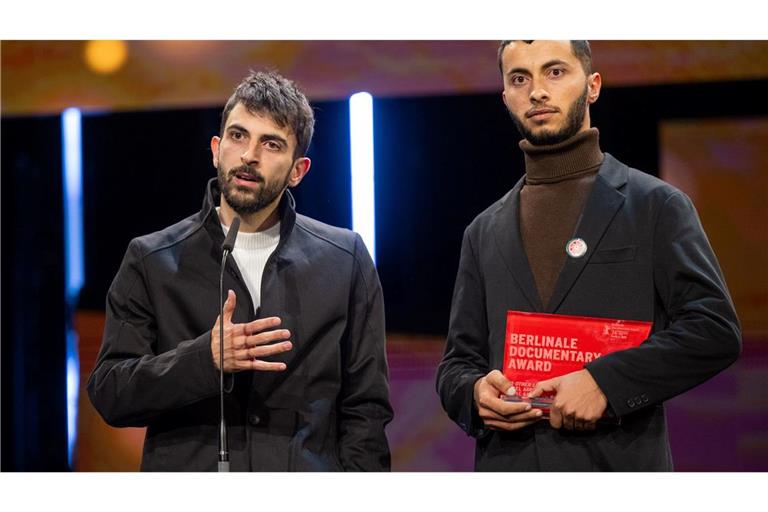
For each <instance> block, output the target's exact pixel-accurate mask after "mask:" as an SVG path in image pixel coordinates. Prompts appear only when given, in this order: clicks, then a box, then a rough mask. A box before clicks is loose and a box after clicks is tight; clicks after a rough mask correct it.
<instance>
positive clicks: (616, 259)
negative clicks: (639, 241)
mask: <svg viewBox="0 0 768 512" xmlns="http://www.w3.org/2000/svg"><path fill="white" fill-rule="evenodd" d="M635 254H637V246H636V245H629V246H627V247H617V248H616V249H603V250H600V251H596V252H595V254H593V255H592V257H591V258H590V259H589V263H590V264H603V263H622V262H626V261H632V260H634V259H635Z"/></svg>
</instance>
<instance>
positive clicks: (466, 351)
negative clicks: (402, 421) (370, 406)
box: [437, 154, 741, 471]
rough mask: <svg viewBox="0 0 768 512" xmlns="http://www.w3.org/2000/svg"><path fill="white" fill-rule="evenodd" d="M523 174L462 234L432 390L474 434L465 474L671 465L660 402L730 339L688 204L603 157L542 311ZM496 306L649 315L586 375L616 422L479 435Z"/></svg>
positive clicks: (725, 356)
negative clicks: (571, 254) (641, 335)
mask: <svg viewBox="0 0 768 512" xmlns="http://www.w3.org/2000/svg"><path fill="white" fill-rule="evenodd" d="M523 183H524V180H523V179H521V180H520V182H518V183H517V185H515V187H514V188H513V189H512V190H511V191H510V192H509V193H507V194H506V195H505V196H504V197H503V198H502V199H501V200H499V201H498V202H496V203H495V204H493V205H492V206H491V207H490V208H488V209H487V210H486V211H484V212H483V213H481V214H480V215H479V216H478V217H477V218H476V219H475V220H474V221H473V222H472V223H471V224H470V225H469V227H468V228H467V229H466V231H465V233H464V240H463V243H462V249H461V259H460V263H459V269H458V274H457V277H456V286H455V289H454V295H453V305H452V308H451V318H450V327H449V332H448V339H447V343H446V348H445V354H444V356H443V360H442V362H441V363H440V367H439V369H438V375H437V389H438V393H439V394H440V398H441V401H442V404H443V407H444V408H445V410H446V411H447V413H448V415H449V416H450V417H451V418H452V419H453V420H454V421H455V422H456V423H458V424H459V426H460V427H461V428H462V429H464V430H465V431H466V432H467V433H468V434H470V435H472V436H475V437H477V438H478V441H477V451H476V469H478V470H500V471H517V470H546V471H568V470H576V471H586V470H628V471H648V470H671V469H672V460H671V454H670V450H669V446H668V440H667V428H666V421H665V417H664V408H663V402H664V401H665V400H668V399H670V398H672V397H674V396H676V395H678V394H680V393H682V392H684V391H686V390H688V389H690V388H692V387H693V386H696V385H697V384H700V383H701V382H703V381H705V380H707V379H708V378H710V377H712V376H713V375H715V374H716V373H718V372H720V371H721V370H723V369H724V368H726V367H727V366H729V365H730V364H731V363H733V361H734V360H735V359H736V358H737V357H738V354H739V353H740V350H741V333H740V328H739V323H738V319H737V317H736V312H735V311H734V307H733V303H732V301H731V298H730V295H729V293H728V289H727V287H726V285H725V282H724V280H723V276H722V273H721V271H720V268H719V266H718V263H717V259H716V258H715V255H714V253H713V252H712V248H711V247H710V245H709V242H708V240H707V237H706V235H705V233H704V230H703V228H702V226H701V223H700V222H699V218H698V215H697V214H696V211H695V209H694V207H693V205H692V203H691V201H690V199H689V198H688V197H687V196H686V195H685V194H683V193H682V192H681V191H679V190H677V189H676V188H674V187H672V186H671V185H669V184H667V183H665V182H663V181H661V180H659V179H657V178H654V177H652V176H650V175H648V174H645V173H643V172H640V171H638V170H636V169H631V168H629V167H627V166H626V165H624V164H622V163H621V162H619V161H618V160H616V159H615V158H613V157H612V156H611V155H609V154H606V155H605V160H604V162H603V165H602V166H601V167H600V170H599V172H598V175H597V177H596V179H595V183H594V186H593V189H592V191H591V193H590V196H589V198H588V200H587V203H586V205H585V208H584V212H583V215H582V217H581V219H580V221H579V222H578V225H577V226H576V230H575V233H574V237H579V238H582V239H583V240H584V241H585V242H586V243H587V246H588V249H587V253H586V254H585V256H584V257H582V258H578V259H574V258H568V259H567V261H566V263H565V265H564V267H563V269H562V271H561V274H560V276H559V278H558V281H557V284H556V287H555V290H554V293H553V294H552V298H551V300H550V302H549V304H545V305H544V304H540V299H539V295H538V293H537V291H536V286H535V283H534V279H533V275H532V273H531V270H530V266H529V263H528V259H527V256H526V254H525V251H524V249H523V244H522V240H521V238H520V229H519V217H518V210H519V197H520V196H519V193H520V189H521V188H522V186H523ZM507 310H519V311H539V312H547V313H557V314H566V315H586V316H596V317H608V318H619V319H626V320H645V321H653V329H652V332H651V336H650V337H649V338H648V339H647V340H646V341H645V342H644V343H643V344H642V345H641V346H639V347H637V348H634V349H630V350H626V351H621V352H616V353H613V354H609V355H605V356H603V357H601V358H599V359H598V360H596V361H594V362H592V363H589V364H587V365H586V366H585V367H586V368H587V370H588V371H589V372H590V373H591V374H592V376H593V377H594V378H595V380H596V382H597V383H598V385H599V386H600V388H601V390H602V391H603V392H604V393H605V395H606V397H607V399H608V402H609V406H610V408H611V409H612V411H613V412H614V413H615V414H617V415H619V416H621V417H622V423H621V425H620V426H613V427H599V428H598V429H597V430H596V431H592V432H573V431H566V430H555V429H552V428H551V427H550V426H549V423H548V422H546V421H542V422H539V423H537V424H536V425H534V426H532V427H528V428H524V429H522V430H519V431H516V432H511V433H507V432H499V431H487V430H485V429H483V428H482V427H483V425H482V421H481V420H480V418H479V417H478V416H477V412H476V411H477V409H476V407H475V404H474V399H473V387H474V383H475V381H476V380H477V379H478V378H480V377H481V376H483V375H485V374H487V373H488V372H489V371H490V370H492V369H501V368H502V364H503V349H504V336H505V327H506V312H507Z"/></svg>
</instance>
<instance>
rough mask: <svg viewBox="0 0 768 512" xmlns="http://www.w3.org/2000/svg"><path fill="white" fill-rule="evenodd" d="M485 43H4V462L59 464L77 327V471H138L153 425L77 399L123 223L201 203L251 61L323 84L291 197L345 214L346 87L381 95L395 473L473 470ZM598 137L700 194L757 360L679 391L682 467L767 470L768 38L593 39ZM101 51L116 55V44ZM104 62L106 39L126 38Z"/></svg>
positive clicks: (676, 421)
mask: <svg viewBox="0 0 768 512" xmlns="http://www.w3.org/2000/svg"><path fill="white" fill-rule="evenodd" d="M496 47H497V42H495V41H354V42H352V41H323V42H308V41H279V42H244V41H239V42H223V41H221V42H220V41H209V42H205V41H129V42H125V43H123V46H120V45H118V46H117V48H118V49H119V48H122V50H120V51H123V52H124V54H123V55H124V59H123V61H122V65H121V66H119V67H118V68H117V69H115V70H114V71H112V72H110V73H97V72H94V71H93V70H92V68H90V67H89V66H88V64H87V62H86V59H85V55H86V50H87V49H88V43H87V42H84V41H66V42H51V41H18V42H15V41H4V42H2V47H1V48H0V50H1V53H2V141H1V144H2V245H3V251H2V318H3V322H2V469H3V470H17V471H25V470H54V471H58V470H66V469H67V467H68V466H67V457H66V385H65V346H66V341H65V338H64V325H65V324H66V322H67V321H68V320H67V319H68V318H69V317H70V313H72V317H73V318H74V325H75V327H76V329H77V332H78V336H79V352H80V369H81V372H80V374H81V394H80V401H79V404H80V407H79V437H78V443H77V450H76V452H75V459H74V462H73V464H74V468H75V469H77V470H82V471H116V470H120V471H132V470H135V469H137V468H138V462H139V457H140V449H141V442H142V438H143V431H142V430H141V429H112V428H110V427H108V426H106V425H105V424H104V423H103V421H102V420H101V419H100V418H99V417H98V415H97V414H96V413H95V411H94V410H93V408H92V406H91V405H90V403H89V402H88V399H87V397H86V396H85V394H84V392H83V391H84V384H85V380H86V379H87V375H88V373H89V372H90V370H91V369H92V368H93V363H94V361H95V357H96V353H97V351H98V348H99V345H100V342H101V330H102V327H103V308H104V297H105V293H106V290H107V288H108V286H109V284H110V282H111V279H112V277H113V276H114V274H115V272H116V270H117V268H118V266H119V263H120V261H121V259H122V256H123V253H124V250H125V248H126V246H127V244H128V242H129V241H130V239H131V238H133V237H135V236H138V235H141V234H145V233H148V232H151V231H155V230H157V229H161V228H163V227H165V226H167V225H169V224H171V223H172V222H175V221H176V220H178V219H180V218H182V217H185V216H187V215H189V214H191V213H193V212H195V211H197V209H198V208H199V205H200V202H201V200H202V193H203V187H204V184H205V182H206V180H207V179H208V178H209V177H212V176H213V175H214V169H213V167H212V165H211V162H210V150H209V140H210V137H211V136H212V135H214V134H215V133H216V132H217V130H218V125H219V115H220V110H221V105H222V104H223V102H224V101H225V100H226V98H227V97H228V95H229V94H230V93H231V90H232V88H233V87H234V85H235V84H236V83H237V82H238V81H239V80H240V79H241V78H242V76H243V75H244V74H245V73H246V72H247V70H248V69H249V68H257V69H258V68H263V67H272V68H275V69H278V70H279V71H281V72H282V73H284V74H285V75H287V76H289V77H290V78H292V79H295V80H297V81H298V82H299V84H300V86H302V88H303V89H304V90H305V91H306V92H307V94H308V96H309V97H310V100H311V101H312V103H313V105H314V107H315V111H316V116H317V125H316V137H315V140H314V141H313V144H312V147H311V148H310V156H311V157H312V159H313V166H312V171H311V172H310V173H309V175H308V176H307V178H306V179H305V181H304V182H303V183H302V184H301V185H300V186H299V187H298V189H296V191H295V192H296V197H297V203H298V209H299V211H300V212H302V213H305V214H307V215H310V216H313V217H315V218H318V219H319V220H322V221H324V222H328V223H331V224H335V225H339V226H345V227H349V226H350V224H351V216H350V199H349V196H350V186H349V172H350V168H349V156H348V155H349V128H348V114H349V112H348V106H347V101H346V97H347V96H348V95H349V94H351V93H353V92H357V91H359V90H368V91H369V92H371V93H372V94H373V95H374V97H375V101H374V116H375V147H376V154H375V162H376V218H377V266H378V270H379V274H380V277H381V281H382V286H383V289H384V294H385V302H386V309H387V327H388V357H389V363H390V373H391V389H392V402H393V406H394V409H395V419H394V421H393V422H392V424H391V425H390V426H389V427H388V430H387V433H388V436H389V439H390V443H391V447H392V452H393V469H394V470H398V471H446V470H447V471H465V470H471V467H472V458H473V443H472V440H471V439H469V438H467V437H466V436H465V435H464V434H463V433H462V432H461V431H460V430H459V428H458V427H457V426H455V425H454V424H452V423H451V422H450V421H449V420H448V419H447V418H446V417H445V415H444V413H443V412H442V409H441V408H440V405H439V401H438V398H437V395H436V393H435V391H434V374H435V368H436V365H437V362H438V361H439V359H440V356H441V352H442V348H443V342H444V335H445V331H446V328H447V322H448V312H449V309H450V298H451V293H452V289H453V280H454V278H455V272H456V267H457V264H458V255H459V248H460V244H461V236H462V233H463V230H464V228H465V227H466V225H467V224H468V223H469V222H470V221H471V220H472V219H473V218H474V216H475V215H477V214H478V213H479V212H481V211H482V210H483V209H485V208H486V207H487V206H488V205H489V204H490V203H492V202H493V201H495V200H496V199H498V198H499V197H500V196H502V195H503V194H504V193H505V192H506V191H507V190H508V189H509V188H510V187H511V186H512V185H514V183H515V182H516V181H517V180H518V179H519V178H520V177H521V176H522V173H523V158H522V154H521V152H520V150H519V149H518V147H517V141H518V140H519V136H518V134H517V133H516V132H515V130H514V128H513V126H512V124H511V122H510V120H509V118H508V115H507V113H506V111H505V110H504V107H503V105H502V103H501V101H500V89H501V86H500V78H499V75H498V69H497V67H496ZM592 48H593V54H594V67H595V69H596V70H597V71H600V72H601V73H602V75H603V82H604V89H603V94H602V96H601V98H600V100H599V101H598V103H597V104H596V105H594V106H593V108H592V115H593V125H594V126H597V127H598V128H599V129H600V133H601V145H602V148H603V150H604V151H607V152H610V153H612V154H613V155H615V156H616V157H618V158H619V159H621V160H623V161H624V162H626V163H628V164H630V165H632V166H634V167H638V168H640V169H642V170H644V171H646V172H648V173H651V174H654V175H658V176H660V177H662V178H663V179H665V180H667V181H669V182H670V183H673V184H674V185H675V186H678V187H679V188H681V189H682V190H683V191H685V192H686V193H687V194H689V195H690V196H691V198H692V199H693V201H694V203H695V204H696V206H697V208H698V210H699V213H700V215H701V218H702V222H703V224H704V226H705V229H706V230H707V233H708V235H709V237H710V241H711V243H712V245H713V247H714V248H715V251H716V253H717V255H718V257H719V260H720V263H721V266H722V268H723V272H724V273H725V276H726V279H727V282H728V284H729V287H730V289H731V293H732V295H733V297H734V301H735V303H736V306H737V310H738V313H739V316H740V319H741V321H742V324H743V328H744V353H743V355H742V357H741V359H740V360H739V361H738V362H737V363H736V364H735V365H734V366H733V367H731V368H729V369H728V370H726V371H725V372H723V373H722V374H721V375H719V376H717V377H716V378H715V379H713V380H711V381H709V382H708V383H706V384H704V385H703V386H700V387H698V388H696V389H694V390H692V391H689V392H688V393H685V394H683V395H681V396H680V397H678V398H676V399H674V400H672V401H670V402H669V403H668V408H667V411H668V420H669V426H670V437H671V446H672V451H673V454H674V456H675V463H676V467H677V469H679V470H726V471H727V470H765V469H768V462H766V461H768V435H767V434H768V427H766V425H768V397H767V394H766V391H765V386H763V385H762V383H763V382H765V380H766V378H768V314H766V313H768V272H767V271H766V268H768V235H766V230H765V226H766V224H767V221H768V207H767V206H766V200H767V199H768V151H767V150H766V144H765V141H766V140H768V106H767V105H766V102H765V101H764V91H765V90H767V89H766V87H767V86H768V43H765V42H750V41H738V42H721V41H706V42H691V41H669V42H667V41H642V42H626V41H595V42H593V44H592ZM107 57H109V55H107ZM113 57H114V55H113ZM72 106H75V107H80V108H81V109H83V112H84V117H83V187H84V190H83V192H84V203H83V211H84V222H85V225H84V228H85V270H86V275H85V286H84V288H83V290H82V292H81V294H80V300H79V303H78V307H77V309H76V311H72V312H69V311H67V310H66V307H65V304H64V282H63V277H62V275H63V257H64V256H63V243H64V242H63V235H62V229H63V216H62V209H63V205H62V198H61V196H62V186H61V174H62V172H61V134H60V117H59V114H60V113H61V111H62V110H63V109H64V108H67V107H72Z"/></svg>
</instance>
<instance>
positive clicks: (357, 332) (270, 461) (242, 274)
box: [88, 73, 392, 471]
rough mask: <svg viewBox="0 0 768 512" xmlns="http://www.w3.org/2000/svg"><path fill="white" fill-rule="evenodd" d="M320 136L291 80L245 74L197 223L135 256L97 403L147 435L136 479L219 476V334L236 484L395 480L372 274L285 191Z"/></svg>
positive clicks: (214, 147)
mask: <svg viewBox="0 0 768 512" xmlns="http://www.w3.org/2000/svg"><path fill="white" fill-rule="evenodd" d="M313 129H314V114H313V112H312V109H311V107H310V105H309V103H308V102H307V99H306V98H305V96H304V94H302V93H301V92H300V91H299V90H298V88H297V87H296V85H295V84H294V83H293V82H291V81H289V80H286V79H285V78H283V77H282V76H280V75H279V74H277V73H251V74H250V75H249V76H248V77H246V78H245V79H244V80H243V82H242V83H240V85H238V87H237V88H236V89H235V92H234V94H233V95H232V96H231V97H230V98H229V101H228V102H227V104H226V106H225V108H224V111H223V113H222V120H221V129H220V135H219V136H215V137H213V138H212V140H211V151H212V153H213V164H214V166H215V167H216V168H217V170H218V177H217V179H212V180H210V182H209V183H208V186H207V189H206V194H205V198H204V202H203V209H202V210H201V211H200V212H199V213H197V214H195V215H192V216H190V217H188V218H186V219H185V220H182V221H181V222H179V223H177V224H174V225H173V226H170V227H168V228H166V229H164V230H162V231H159V232H157V233H153V234H150V235H147V236H143V237H139V238H136V239H134V240H133V241H132V242H131V243H130V245H129V247H128V250H127V253H126V255H125V258H124V260H123V263H122V265H121V267H120V270H119V271H118V273H117V276H116V277H115V279H114V281H113V283H112V286H111V287H110V289H109V293H108V296H107V320H106V326H105V329H104V339H103V344H102V347H101V351H100V353H99V357H98V361H97V363H96V367H95V369H94V370H93V372H92V374H91V376H90V378H89V381H88V393H89V396H90V398H91V401H92V402H93V404H94V406H95V407H96V409H97V410H98V411H99V413H100V414H101V415H102V416H103V418H104V419H105V420H106V422H107V423H109V424H110V425H112V426H117V427H128V426H132V427H144V426H146V427H147V433H146V438H145V441H144V450H143V457H142V462H141V468H142V470H148V471H179V470H181V471H212V470H216V468H217V461H218V459H219V457H218V438H219V434H218V432H219V411H220V408H219V368H220V366H219V361H220V356H221V354H220V350H219V346H220V342H219V325H220V322H223V323H224V354H223V361H224V363H223V366H224V372H225V373H226V386H225V388H226V396H225V403H224V408H225V416H226V420H227V423H228V448H229V461H230V467H231V469H232V470H233V471H249V470H250V471H294V470H295V471H338V470H364V471H382V470H388V469H389V467H390V455H389V447H388V444H387V439H386V437H385V435H384V427H385V425H386V424H387V423H388V422H389V421H390V420H391V419H392V409H391V406H390V403H389V388H388V382H387V363H386V356H385V351H384V305H383V298H382V291H381V286H380V284H379V279H378V275H377V273H376V269H375V268H374V266H373V262H372V260H371V258H370V256H369V254H368V252H367V249H366V247H365V245H364V244H363V241H362V239H361V238H360V236H358V235H357V234H355V233H353V232H351V231H349V230H346V229H341V228H336V227H332V226H328V225H326V224H322V223H320V222H318V221H316V220H313V219H310V218H308V217H305V216H303V215H300V214H298V213H296V211H295V203H294V199H293V196H292V195H291V193H290V192H289V191H288V190H287V189H288V187H295V186H296V185H298V184H299V183H300V182H301V180H302V178H303V177H304V176H305V175H306V174H307V172H308V171H309V167H310V160H309V158H307V157H306V156H305V154H306V151H307V148H308V147H309V144H310V141H311V139H312V133H313ZM217 199H218V200H219V201H218V202H219V206H218V207H217V206H216V202H217V201H216V200H217ZM236 217H239V218H240V220H241V224H240V226H241V227H240V231H239V235H238V237H237V240H236V244H235V247H234V251H233V253H232V255H233V258H229V259H228V263H227V265H226V272H225V275H224V279H225V286H226V288H225V289H228V290H229V291H228V294H227V299H226V303H225V305H224V314H223V317H222V318H219V317H218V313H219V270H220V262H221V259H222V249H221V247H222V243H223V241H224V237H225V235H226V233H227V232H228V230H229V226H230V225H231V223H232V221H233V219H235V218H236Z"/></svg>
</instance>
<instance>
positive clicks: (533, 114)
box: [525, 108, 557, 118]
mask: <svg viewBox="0 0 768 512" xmlns="http://www.w3.org/2000/svg"><path fill="white" fill-rule="evenodd" d="M556 112H557V109H554V108H537V109H536V110H529V111H528V112H526V113H525V117H527V118H531V117H536V116H539V115H542V114H554V113H556Z"/></svg>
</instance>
